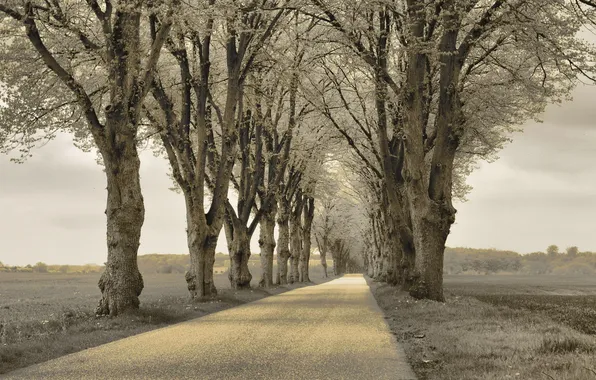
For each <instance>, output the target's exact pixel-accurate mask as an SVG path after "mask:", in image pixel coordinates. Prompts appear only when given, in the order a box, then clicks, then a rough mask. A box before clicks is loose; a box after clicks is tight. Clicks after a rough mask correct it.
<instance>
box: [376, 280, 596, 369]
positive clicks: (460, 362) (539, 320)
mask: <svg viewBox="0 0 596 380" xmlns="http://www.w3.org/2000/svg"><path fill="white" fill-rule="evenodd" d="M542 281H544V279H543V280H542ZM372 286H373V289H374V293H375V296H376V298H377V300H378V302H379V304H380V306H381V308H382V309H383V310H384V311H385V313H386V317H387V319H388V322H389V325H390V327H391V329H392V330H393V331H394V333H395V335H396V337H397V339H398V340H399V341H400V342H401V343H402V344H403V346H404V348H405V350H406V353H407V355H408V359H409V361H410V363H411V364H412V367H413V368H414V370H415V372H416V373H417V375H418V376H419V378H420V379H421V380H424V379H433V380H434V379H437V380H438V379H441V380H449V379H454V380H455V379H457V380H463V379H486V380H491V379H536V380H538V379H557V380H596V360H594V353H595V352H596V336H594V335H588V334H584V333H582V332H580V331H577V330H575V329H572V328H570V327H568V326H567V325H565V324H563V323H561V322H557V321H553V320H552V319H551V318H550V317H549V316H548V315H545V314H543V313H541V312H539V311H536V310H526V309H515V308H510V307H507V306H504V305H492V304H488V303H484V302H481V301H479V300H478V299H475V298H474V297H471V296H460V295H457V291H456V292H455V294H448V296H447V302H445V303H438V302H432V301H417V300H414V299H413V298H411V297H409V296H408V295H407V294H405V293H401V292H396V290H395V289H394V288H391V287H389V286H386V285H380V284H376V283H373V284H372ZM481 288H482V283H480V282H479V283H477V284H476V285H475V286H474V289H475V291H476V292H478V294H480V293H482V292H481V291H480V290H479V289H481ZM448 293H449V292H448Z"/></svg>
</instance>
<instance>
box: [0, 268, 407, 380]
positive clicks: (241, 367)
mask: <svg viewBox="0 0 596 380" xmlns="http://www.w3.org/2000/svg"><path fill="white" fill-rule="evenodd" d="M5 376H6V378H8V379H73V380H74V379H76V380H79V379H201V380H206V379H226V380H227V379H243V380H245V379H246V380H252V379H321V380H326V379H375V380H376V379H379V380H380V379H400V380H401V379H415V376H414V374H413V372H412V370H411V368H410V367H409V365H408V364H407V362H406V360H405V355H404V353H403V350H402V349H401V348H400V347H399V346H398V344H397V342H396V341H395V338H394V337H393V335H391V333H390V331H389V328H388V326H387V324H386V322H385V320H384V318H383V314H382V312H381V310H380V309H379V307H378V305H377V303H376V301H375V299H374V298H373V295H372V293H371V292H370V289H369V287H368V285H367V284H366V281H365V280H364V278H363V277H362V276H359V275H349V276H344V277H342V278H339V279H336V280H333V281H330V282H327V283H324V284H321V285H316V286H309V287H304V288H300V289H295V290H292V291H289V292H286V293H282V294H279V295H276V296H271V297H267V298H264V299H261V300H259V301H256V302H252V303H248V304H245V305H242V306H239V307H235V308H232V309H228V310H224V311H221V312H218V313H214V314H210V315H207V316H205V317H202V318H198V319H194V320H191V321H187V322H183V323H179V324H176V325H172V326H168V327H165V328H162V329H158V330H153V331H150V332H147V333H143V334H140V335H136V336H132V337H129V338H126V339H122V340H119V341H115V342H112V343H108V344H105V345H102V346H98V347H95V348H90V349H88V350H85V351H81V352H78V353H75V354H71V355H67V356H64V357H61V358H58V359H55V360H51V361H48V362H45V363H41V364H38V365H34V366H31V367H27V368H24V369H21V370H17V371H14V372H10V373H8V374H6V375H5ZM0 377H1V376H0Z"/></svg>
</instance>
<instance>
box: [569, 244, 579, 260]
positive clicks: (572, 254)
mask: <svg viewBox="0 0 596 380" xmlns="http://www.w3.org/2000/svg"><path fill="white" fill-rule="evenodd" d="M566 252H567V256H568V257H569V258H572V259H573V258H576V257H577V254H578V253H579V249H578V248H577V247H576V246H572V247H567V250H566Z"/></svg>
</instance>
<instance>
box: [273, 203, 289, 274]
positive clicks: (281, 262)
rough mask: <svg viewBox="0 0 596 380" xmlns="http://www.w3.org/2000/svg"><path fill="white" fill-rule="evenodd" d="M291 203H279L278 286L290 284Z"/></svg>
mask: <svg viewBox="0 0 596 380" xmlns="http://www.w3.org/2000/svg"><path fill="white" fill-rule="evenodd" d="M288 203H289V202H287V201H286V200H284V199H282V200H280V202H279V212H278V214H277V227H278V230H279V235H278V237H277V276H276V277H277V284H278V285H286V284H287V283H288V259H289V258H290V226H289V217H290V210H289V205H288Z"/></svg>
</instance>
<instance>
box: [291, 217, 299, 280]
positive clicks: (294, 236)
mask: <svg viewBox="0 0 596 380" xmlns="http://www.w3.org/2000/svg"><path fill="white" fill-rule="evenodd" d="M301 224H302V223H301V222H300V214H299V215H298V217H296V216H295V215H293V214H292V215H291V216H290V273H289V276H288V282H289V283H290V284H292V283H294V282H297V281H299V280H300V271H299V269H298V264H299V260H300V256H301V255H302V231H301V230H302V226H301Z"/></svg>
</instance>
